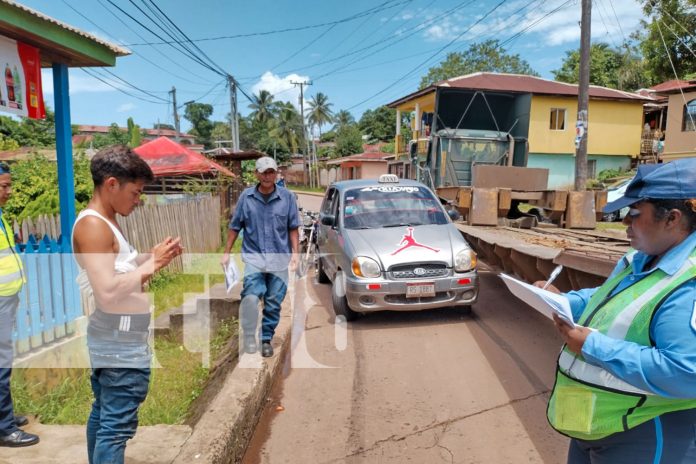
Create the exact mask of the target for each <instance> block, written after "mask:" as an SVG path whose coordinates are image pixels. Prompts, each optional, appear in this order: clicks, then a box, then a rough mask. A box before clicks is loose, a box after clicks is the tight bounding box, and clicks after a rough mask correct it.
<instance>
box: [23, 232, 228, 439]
mask: <svg viewBox="0 0 696 464" xmlns="http://www.w3.org/2000/svg"><path fill="white" fill-rule="evenodd" d="M240 246H241V240H238V243H236V244H235V247H234V248H233V252H235V253H238V252H239V249H240ZM205 274H208V283H209V285H211V286H212V285H215V284H217V283H219V282H223V281H224V277H223V276H222V273H221V267H220V255H219V254H217V253H211V254H208V255H203V256H201V257H200V258H199V259H197V260H196V261H195V262H194V263H192V265H191V270H190V271H188V272H187V273H185V274H184V273H180V274H174V273H168V272H162V273H160V274H158V275H157V276H155V277H154V278H153V279H152V281H151V283H150V288H149V291H150V292H152V293H153V297H154V304H155V316H157V315H159V314H161V313H162V312H164V311H167V310H169V309H171V308H174V307H177V306H180V305H182V304H183V301H184V296H185V294H189V293H200V292H203V291H204V290H205V289H204V288H203V287H204V284H205V278H204V275H205ZM237 332H238V325H237V321H236V320H235V321H224V322H222V323H221V324H220V326H219V327H218V329H217V330H216V332H215V334H214V335H213V337H212V340H210V360H211V363H212V361H214V360H215V359H217V357H218V356H219V355H220V354H221V353H222V352H223V349H224V347H225V346H226V344H227V343H228V341H229V340H230V338H231V337H233V336H235V335H236V334H237ZM154 353H155V356H156V358H157V361H158V362H159V364H160V365H161V366H162V367H161V368H156V369H152V373H151V378H150V390H149V393H148V396H147V399H146V400H145V403H143V405H142V406H141V408H140V414H139V417H140V424H141V425H153V424H182V423H183V422H184V421H185V419H186V416H187V414H188V409H189V407H190V405H191V403H192V402H193V401H194V400H195V399H196V398H198V396H199V395H200V394H201V392H202V391H203V388H204V387H205V382H206V379H207V378H208V374H209V369H208V368H207V367H204V366H203V365H202V359H201V354H200V353H192V352H189V351H188V350H187V349H186V348H184V347H183V346H182V345H181V344H179V343H178V342H176V341H174V340H171V339H168V338H166V337H158V338H156V339H155V346H154ZM24 371H27V369H15V370H14V371H13V375H12V395H13V402H14V407H15V410H16V411H17V413H18V414H31V415H36V416H38V417H39V419H40V421H41V422H42V423H44V424H83V425H84V424H86V423H87V418H88V416H89V412H90V410H91V407H92V401H93V396H92V388H91V385H90V374H91V370H90V369H72V370H71V371H70V373H69V375H67V376H66V378H65V379H64V380H62V381H61V382H60V383H59V384H58V385H56V386H53V387H52V388H47V386H46V385H45V383H44V382H43V381H41V380H36V379H35V378H33V377H35V376H33V375H31V373H30V372H24ZM25 374H26V375H25Z"/></svg>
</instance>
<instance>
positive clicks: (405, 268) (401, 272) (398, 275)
mask: <svg viewBox="0 0 696 464" xmlns="http://www.w3.org/2000/svg"><path fill="white" fill-rule="evenodd" d="M417 269H420V270H417ZM389 272H390V273H391V276H392V278H394V279H429V278H433V277H443V276H446V275H447V274H449V270H448V269H447V266H445V265H444V264H432V263H431V264H405V265H401V266H394V267H392V268H391V269H390V270H389Z"/></svg>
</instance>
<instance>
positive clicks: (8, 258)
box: [0, 163, 39, 447]
mask: <svg viewBox="0 0 696 464" xmlns="http://www.w3.org/2000/svg"><path fill="white" fill-rule="evenodd" d="M11 193H12V178H11V176H10V168H9V166H8V165H7V164H6V163H0V207H3V206H5V204H6V203H7V200H8V199H9V198H10V194H11ZM0 216H2V210H0ZM0 228H1V229H2V230H0V446H13V447H14V446H31V445H35V444H36V443H38V442H39V437H38V436H36V435H34V434H31V433H28V432H25V431H23V430H21V429H20V427H22V426H24V425H27V423H28V422H29V421H28V420H27V418H26V417H24V416H15V414H14V408H13V406H12V393H11V392H10V375H11V374H12V361H13V359H14V346H13V344H12V330H13V329H14V325H15V317H16V314H17V306H19V291H20V290H21V289H22V285H24V282H25V281H26V279H25V277H24V270H23V267H22V260H21V258H20V257H19V255H17V253H16V251H15V242H14V234H13V233H12V229H11V228H10V225H9V224H8V222H7V220H6V219H5V217H4V216H2V221H0Z"/></svg>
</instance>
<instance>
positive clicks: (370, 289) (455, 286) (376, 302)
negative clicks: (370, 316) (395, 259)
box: [346, 270, 479, 312]
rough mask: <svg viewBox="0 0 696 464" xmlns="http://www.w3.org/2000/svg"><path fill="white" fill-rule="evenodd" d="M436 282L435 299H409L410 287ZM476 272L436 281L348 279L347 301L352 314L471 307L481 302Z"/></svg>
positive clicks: (430, 297) (434, 279)
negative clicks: (409, 285)
mask: <svg viewBox="0 0 696 464" xmlns="http://www.w3.org/2000/svg"><path fill="white" fill-rule="evenodd" d="M414 283H433V284H434V286H435V296H428V297H413V298H411V297H407V296H406V287H407V284H414ZM478 290H479V281H478V274H477V273H476V271H475V270H474V271H469V272H462V273H453V274H452V275H449V276H447V277H438V278H433V279H422V280H421V279H399V280H388V279H384V278H376V279H360V278H356V277H347V278H346V298H347V299H348V306H350V308H351V309H352V310H353V311H358V312H372V311H420V310H423V309H434V308H443V307H449V306H452V307H454V306H468V305H472V304H474V303H475V302H476V300H477V299H478Z"/></svg>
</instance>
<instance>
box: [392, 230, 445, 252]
mask: <svg viewBox="0 0 696 464" xmlns="http://www.w3.org/2000/svg"><path fill="white" fill-rule="evenodd" d="M399 246H400V248H398V249H397V250H396V251H394V252H393V253H392V254H391V255H392V256H394V255H396V254H398V253H401V252H402V251H404V250H405V249H406V248H425V249H426V250H430V251H434V252H435V253H439V252H440V250H439V249H438V248H433V247H429V246H427V245H423V244H422V243H418V242H417V241H416V239H415V238H414V237H413V227H409V228H407V229H406V233H405V234H404V237H403V238H402V239H401V242H400V243H399Z"/></svg>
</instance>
